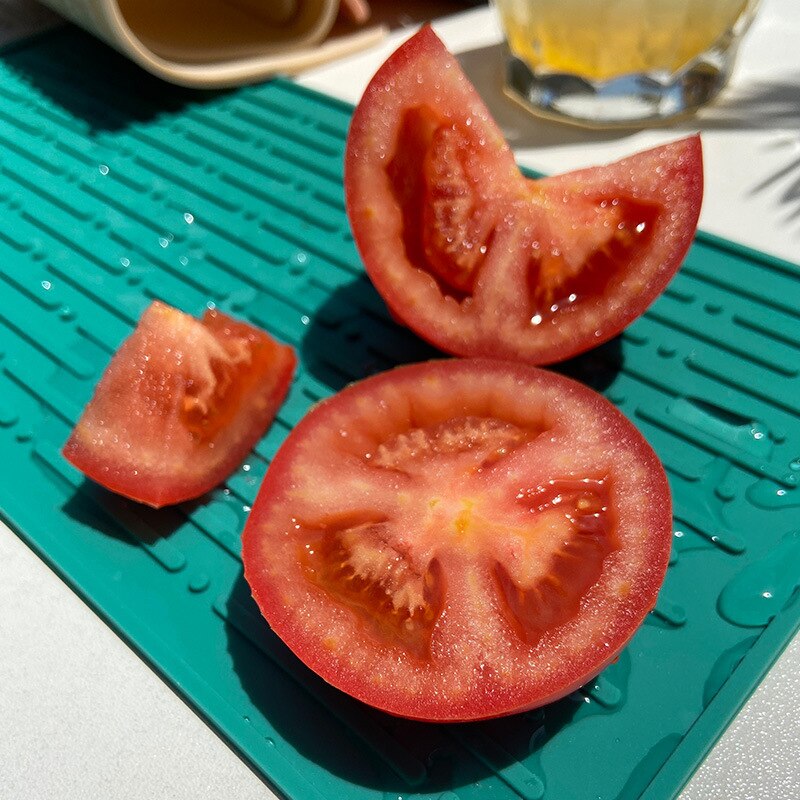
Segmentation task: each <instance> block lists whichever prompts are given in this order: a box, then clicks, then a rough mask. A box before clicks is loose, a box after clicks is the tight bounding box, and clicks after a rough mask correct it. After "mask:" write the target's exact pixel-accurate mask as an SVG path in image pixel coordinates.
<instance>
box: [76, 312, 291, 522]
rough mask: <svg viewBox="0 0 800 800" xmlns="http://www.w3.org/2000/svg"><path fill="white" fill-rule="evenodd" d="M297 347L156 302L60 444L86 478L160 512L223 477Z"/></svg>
mask: <svg viewBox="0 0 800 800" xmlns="http://www.w3.org/2000/svg"><path fill="white" fill-rule="evenodd" d="M296 362H297V359H296V356H295V354H294V351H293V350H292V348H291V347H288V346H286V345H282V344H279V343H278V342H276V341H275V340H274V339H273V338H272V337H271V336H269V334H267V333H265V332H264V331H261V330H259V329H258V328H254V327H253V326H252V325H248V324H246V323H244V322H239V321H237V320H234V319H232V318H231V317H228V316H226V315H225V314H223V313H221V312H219V311H216V310H209V311H207V312H206V313H205V315H204V316H203V319H202V320H197V319H195V318H194V317H191V316H189V315H188V314H183V313H182V312H180V311H178V310H177V309H175V308H171V307H170V306H167V305H165V304H164V303H159V302H154V303H153V304H152V305H150V306H149V307H148V308H147V310H146V311H145V312H144V314H143V315H142V317H141V319H140V320H139V324H138V325H137V326H136V329H135V330H134V332H133V333H132V334H131V336H130V337H129V338H128V339H126V340H125V341H124V342H123V343H122V345H121V347H120V348H119V350H117V352H116V353H115V354H114V357H113V358H112V360H111V363H110V364H109V365H108V367H107V368H106V371H105V372H104V373H103V376H102V378H101V379H100V382H99V383H98V385H97V388H96V389H95V393H94V396H93V397H92V399H91V401H90V403H89V404H88V405H87V406H86V408H85V409H84V412H83V414H82V415H81V418H80V420H78V424H77V425H76V426H75V428H74V430H73V431H72V434H71V436H70V438H69V440H68V441H67V443H66V445H65V446H64V456H65V457H66V459H67V460H68V461H70V462H71V463H72V464H74V465H75V466H76V467H77V468H78V469H79V470H81V471H82V472H83V473H84V474H85V475H86V476H87V477H89V478H91V479H92V480H94V481H96V482H97V483H99V484H101V485H103V486H105V487H106V488H108V489H111V490H112V491H114V492H117V493H118V494H122V495H124V496H125V497H129V498H131V499H132V500H138V501H139V502H141V503H146V504H147V505H150V506H153V507H155V508H160V507H161V506H165V505H170V504H173V503H179V502H181V501H183V500H188V499H191V498H194V497H199V496H200V495H201V494H203V493H205V492H207V491H208V490H209V489H211V488H213V487H214V486H216V485H217V484H218V483H220V482H221V481H223V480H224V479H225V478H226V477H227V476H228V475H229V474H230V473H231V472H233V470H234V469H235V468H236V466H237V464H238V463H239V462H240V461H241V460H242V459H243V458H244V457H245V455H246V454H247V452H248V450H250V448H251V447H252V446H253V445H254V444H255V443H256V442H257V441H258V439H259V437H260V436H261V435H262V434H263V433H264V431H265V430H266V428H267V426H268V425H269V423H270V422H272V419H273V418H274V416H275V414H276V413H277V411H278V408H279V407H280V404H281V403H282V402H283V398H284V397H285V396H286V392H287V391H288V389H289V384H290V383H291V380H292V375H293V373H294V368H295V364H296Z"/></svg>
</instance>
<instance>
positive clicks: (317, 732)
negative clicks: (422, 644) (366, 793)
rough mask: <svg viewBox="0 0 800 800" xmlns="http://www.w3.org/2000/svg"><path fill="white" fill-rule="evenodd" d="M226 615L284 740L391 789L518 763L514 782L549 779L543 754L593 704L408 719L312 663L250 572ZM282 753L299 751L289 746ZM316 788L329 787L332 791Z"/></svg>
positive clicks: (256, 700)
mask: <svg viewBox="0 0 800 800" xmlns="http://www.w3.org/2000/svg"><path fill="white" fill-rule="evenodd" d="M227 619H228V621H227V622H226V626H225V630H226V634H227V637H228V652H229V654H230V656H231V658H232V660H233V668H234V670H235V672H236V674H237V676H238V677H239V680H240V681H241V684H242V687H243V688H244V690H245V692H246V694H247V696H248V698H249V699H250V701H251V703H252V705H253V706H254V708H255V709H256V710H257V712H258V714H259V715H261V716H262V717H263V718H264V720H265V721H266V723H267V724H268V726H269V727H270V728H271V729H273V730H274V732H275V733H276V734H278V736H280V738H281V739H283V742H282V743H279V742H277V741H276V742H275V744H276V747H281V746H282V747H284V748H285V747H286V746H288V747H289V748H291V749H292V750H293V751H295V753H297V754H298V755H300V756H301V757H302V758H303V759H308V760H309V761H311V762H312V763H314V764H316V765H318V766H320V767H322V768H323V769H325V770H327V771H328V772H330V773H332V774H333V775H336V776H338V777H339V778H341V779H343V780H345V781H347V782H349V783H352V784H357V785H361V786H367V787H369V788H372V789H376V790H382V791H384V792H394V793H404V792H408V791H411V790H413V791H414V792H444V791H447V790H454V789H456V788H457V787H459V786H467V785H471V784H474V783H476V782H479V781H481V780H483V779H485V778H487V777H489V776H491V775H494V774H496V773H497V772H498V771H500V770H503V769H504V768H505V767H508V766H509V765H511V764H514V763H516V762H524V764H523V765H522V766H520V767H517V768H516V770H517V771H516V772H515V779H517V780H521V781H530V782H531V783H535V782H537V781H540V780H543V779H542V778H540V777H539V775H538V766H537V760H538V752H539V751H540V750H541V748H542V747H543V746H544V745H545V744H546V742H547V741H549V740H550V739H551V738H552V737H553V736H555V735H556V734H557V733H558V732H559V731H560V730H561V729H562V728H563V727H564V726H566V725H568V724H569V722H570V721H571V720H572V718H573V716H574V715H575V713H576V712H577V711H578V710H579V709H580V708H581V706H583V705H584V702H583V698H582V697H575V696H570V697H567V698H565V699H564V700H560V701H558V702H556V703H552V704H551V705H549V706H546V707H545V708H543V709H538V710H537V711H533V712H527V713H524V714H517V715H515V716H511V717H506V718H504V719H500V720H491V721H487V722H473V723H461V724H446V725H439V724H432V723H425V722H416V721H413V720H407V719H400V718H397V717H393V716H390V715H388V714H385V713H383V712H381V711H378V710H376V709H374V708H371V707H369V706H366V705H364V704H363V703H360V702H359V701H357V700H354V699H353V698H352V697H350V696H348V695H346V694H344V693H343V692H340V691H339V690H338V689H334V688H333V687H332V686H330V685H329V684H327V683H325V682H324V681H323V680H322V679H321V678H319V677H318V676H317V675H316V674H315V673H313V672H312V671H311V670H309V669H308V668H307V667H306V666H305V665H304V664H303V663H302V662H301V661H300V660H299V659H298V658H297V657H296V656H294V654H293V653H292V652H291V651H290V650H289V649H288V648H287V647H286V645H284V644H283V642H282V641H281V640H280V639H279V638H278V637H277V636H276V635H275V634H274V633H273V632H272V631H271V630H270V628H269V626H268V625H267V623H266V622H265V621H264V620H263V618H261V616H260V614H259V612H258V609H257V607H256V605H255V603H254V602H253V600H252V598H251V596H250V588H249V586H248V585H247V583H246V581H245V580H244V577H243V576H241V575H240V576H239V578H238V580H237V581H236V583H235V585H234V587H233V590H232V592H231V595H230V597H229V599H228V603H227ZM276 666H277V669H276ZM251 721H252V717H251ZM283 755H284V756H287V755H288V757H289V759H290V760H291V758H292V753H288V754H287V752H286V750H285V749H284V750H283ZM255 766H256V767H257V768H259V765H258V764H256V765H255ZM266 766H267V765H266V764H263V765H261V768H262V769H263V768H265V767H266ZM529 785H531V784H529ZM316 788H317V791H318V792H320V793H321V794H326V791H328V790H329V789H330V787H329V786H324V785H317V786H316ZM340 788H341V787H340ZM328 796H338V795H332V794H329V795H328Z"/></svg>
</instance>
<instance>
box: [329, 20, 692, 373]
mask: <svg viewBox="0 0 800 800" xmlns="http://www.w3.org/2000/svg"><path fill="white" fill-rule="evenodd" d="M531 124H532V125H534V124H536V123H535V122H534V121H533V120H531ZM702 187H703V168H702V156H701V148H700V139H699V137H698V136H691V137H689V138H686V139H683V140H680V141H677V142H674V143H672V144H668V145H665V146H663V147H659V148H656V149H654V150H649V151H646V152H643V153H639V154H637V155H634V156H631V157H630V158H626V159H623V160H622V161H619V162H617V163H615V164H611V165H608V166H603V167H594V168H590V169H583V170H580V171H578V172H572V173H568V174H565V175H561V176H558V177H551V178H543V179H540V180H530V179H528V178H526V177H524V176H523V175H522V174H521V173H520V171H519V169H518V168H517V165H516V163H515V161H514V157H513V153H512V152H511V150H510V149H509V147H508V145H507V144H506V142H505V141H504V139H503V136H502V133H501V132H500V130H499V129H498V128H497V125H496V124H495V123H494V121H493V120H492V118H491V117H490V115H489V112H488V111H487V109H486V107H485V106H484V105H483V103H482V102H481V100H480V98H479V97H478V95H477V93H476V92H475V89H474V88H473V87H472V86H471V84H470V83H469V81H468V80H467V78H466V77H465V75H464V73H463V72H462V71H461V69H460V67H459V65H458V62H457V61H456V60H455V58H453V56H452V55H450V53H448V52H447V50H446V49H445V47H444V45H443V44H442V43H441V41H439V39H438V38H437V37H436V35H435V34H434V33H433V31H432V30H431V28H430V27H425V28H423V29H422V30H420V32H419V33H417V34H416V35H415V36H413V37H412V38H411V39H410V40H408V41H407V42H406V43H405V44H403V45H402V46H401V47H400V48H399V49H398V50H397V51H396V52H395V53H394V54H393V55H392V56H391V57H390V58H389V59H388V61H386V63H385V64H384V65H383V66H382V67H381V68H380V69H379V70H378V72H377V73H376V75H375V77H374V78H373V79H372V82H371V83H370V84H369V86H368V87H367V89H366V91H365V92H364V96H363V98H362V99H361V102H360V103H359V105H358V107H357V108H356V111H355V115H354V117H353V121H352V125H351V128H350V133H349V136H348V140H347V150H346V155H345V193H346V201H347V213H348V216H349V219H350V224H351V226H352V229H353V234H354V237H355V241H356V244H357V246H358V249H359V252H360V253H361V257H362V258H363V260H364V264H365V266H366V269H367V272H368V274H369V276H370V278H371V279H372V281H373V283H374V284H375V287H376V288H377V290H378V292H379V293H380V294H381V295H382V297H383V299H384V300H385V301H386V303H387V305H388V306H389V308H390V310H391V311H392V313H393V314H394V315H395V317H396V318H398V320H400V321H402V322H404V323H405V324H406V325H408V326H409V327H410V328H411V329H412V330H414V331H415V332H416V333H417V334H418V335H420V336H421V337H422V338H424V339H426V340H428V341H429V342H431V343H432V344H434V345H436V346H437V347H440V348H441V349H442V350H445V351H447V352H449V353H454V354H456V355H467V356H494V357H500V358H510V359H515V360H516V359H519V360H523V361H527V362H530V363H534V364H546V363H552V362H554V361H560V360H562V359H565V358H568V357H570V356H573V355H575V354H577V353H580V352H582V351H584V350H587V349H589V348H591V347H593V346H595V345H597V344H600V343H601V342H604V341H606V340H608V339H610V338H611V337H613V336H614V335H615V334H617V333H618V332H619V331H620V330H621V329H622V328H623V327H625V326H626V325H627V324H628V323H630V322H631V321H632V320H634V319H635V318H636V317H638V316H639V315H640V314H642V313H643V312H644V311H645V309H646V308H647V307H648V306H649V305H650V304H651V303H652V302H653V300H655V298H656V297H657V296H658V294H659V293H660V292H661V291H662V290H663V289H664V287H665V286H666V285H667V283H668V281H669V280H670V278H671V277H672V276H673V275H674V273H675V272H676V270H677V269H678V267H679V266H680V263H681V261H682V259H683V257H684V255H685V253H686V251H687V249H688V247H689V245H690V243H691V241H692V238H693V235H694V232H695V229H696V227H697V219H698V216H699V213H700V204H701V199H702V191H703V188H702Z"/></svg>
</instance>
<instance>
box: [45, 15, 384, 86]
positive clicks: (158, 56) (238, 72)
mask: <svg viewBox="0 0 800 800" xmlns="http://www.w3.org/2000/svg"><path fill="white" fill-rule="evenodd" d="M43 2H44V3H46V4H47V5H49V6H50V7H51V8H52V9H54V10H55V11H57V12H59V13H60V14H62V15H63V16H65V17H67V18H68V19H70V20H72V21H73V22H75V23H77V24H78V25H80V26H81V27H82V28H84V29H85V30H87V31H89V32H90V33H93V34H95V35H96V36H98V37H99V38H100V39H102V40H103V41H105V42H107V43H108V44H110V45H111V46H112V47H115V48H116V49H117V50H119V51H120V52H121V53H123V54H124V55H126V56H128V57H129V58H131V59H132V60H133V61H135V62H136V63H138V64H140V65H141V66H142V67H144V68H145V69H147V70H149V71H150V72H152V73H154V74H155V75H158V76H159V77H161V78H164V79H165V80H168V81H171V82H172V83H178V84H182V85H184V86H197V87H208V88H210V87H222V86H237V85H240V84H243V83H250V82H253V81H257V80H261V79H263V78H266V77H269V76H270V75H274V74H276V73H295V72H298V71H300V70H302V69H306V68H308V67H311V66H314V65H316V64H320V63H323V62H325V61H328V60H330V59H333V58H337V57H339V56H342V55H345V54H347V53H349V52H353V51H355V50H359V49H361V48H364V47H368V46H369V45H371V44H372V43H374V42H376V41H378V40H379V39H380V38H382V36H383V35H384V34H385V31H384V30H383V29H382V28H380V27H372V28H366V29H362V30H358V31H356V32H355V33H346V34H343V35H339V36H336V37H330V36H329V34H330V33H331V29H332V27H333V24H334V22H335V20H336V16H337V13H338V10H339V0H171V2H170V3H162V2H159V0H43Z"/></svg>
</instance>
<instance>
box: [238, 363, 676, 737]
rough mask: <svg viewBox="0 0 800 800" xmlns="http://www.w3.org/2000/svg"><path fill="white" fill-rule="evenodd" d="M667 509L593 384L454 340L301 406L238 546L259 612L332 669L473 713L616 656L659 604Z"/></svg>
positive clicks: (374, 696) (648, 462)
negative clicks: (461, 351) (434, 353)
mask: <svg viewBox="0 0 800 800" xmlns="http://www.w3.org/2000/svg"><path fill="white" fill-rule="evenodd" d="M671 524H672V518H671V507H670V496H669V488H668V484H667V480H666V477H665V474H664V471H663V468H662V467H661V464H660V462H659V460H658V458H657V457H656V455H655V454H654V453H653V451H652V450H651V448H650V447H649V445H648V444H647V443H646V442H645V440H644V439H643V438H642V436H641V435H640V434H639V433H638V431H637V430H636V429H635V428H634V426H633V425H632V424H631V423H630V422H629V421H628V420H627V419H626V418H625V417H624V416H623V415H622V414H621V412H619V411H618V410H617V409H616V408H615V407H614V406H612V405H611V404H610V403H609V402H608V401H607V400H605V399H604V398H603V397H602V396H601V395H599V394H597V393H596V392H594V391H592V390H590V389H588V388H586V387H584V386H582V385H580V384H578V383H576V382H574V381H572V380H570V379H568V378H565V377H563V376H560V375H556V374H553V373H550V372H547V371H544V370H540V369H537V368H536V367H532V366H529V365H524V364H520V363H512V362H501V361H493V360H484V359H463V360H462V359H454V360H449V361H440V362H429V363H426V364H417V365H412V366H405V367H399V368H397V369H394V370H391V371H389V372H386V373H382V374H380V375H376V376H373V377H371V378H368V379H366V380H364V381H362V382H360V383H357V384H354V385H352V386H350V387H348V388H346V389H345V390H344V391H342V392H340V393H339V394H338V395H335V396H334V397H332V398H329V399H327V400H324V401H323V402H321V403H320V404H319V405H317V406H316V407H315V408H314V409H312V410H311V411H310V412H309V414H308V415H307V416H306V417H305V418H304V419H303V420H302V421H301V422H300V424H299V425H298V426H297V427H296V428H295V429H294V431H293V432H292V433H291V434H290V435H289V437H288V439H287V440H286V442H285V443H284V445H283V446H282V448H281V449H280V450H279V452H278V454H277V455H276V457H275V459H274V460H273V462H272V464H271V465H270V468H269V470H268V472H267V475H266V477H265V479H264V482H263V484H262V486H261V490H260V492H259V495H258V498H257V500H256V503H255V505H254V508H253V511H252V512H251V514H250V517H249V520H248V522H247V525H246V527H245V531H244V534H243V558H244V564H245V577H246V578H247V580H248V582H249V583H250V586H251V588H252V592H253V596H254V597H255V599H256V601H257V603H258V605H259V606H260V608H261V611H262V613H263V614H264V616H265V618H266V619H267V621H268V622H269V624H270V625H271V626H272V628H273V629H274V630H275V632H276V633H277V634H278V635H279V636H280V637H281V638H282V639H283V640H284V641H285V642H286V644H287V645H288V646H289V647H290V648H291V649H292V650H293V651H294V652H295V653H296V654H297V655H298V656H299V657H300V658H301V659H302V660H303V661H304V662H305V663H306V664H307V665H308V666H309V667H310V668H311V669H313V670H315V671H316V672H317V673H318V674H319V675H321V676H322V677H323V678H324V679H325V680H327V681H328V682H329V683H331V684H333V685H334V686H337V687H339V688H340V689H342V690H344V691H345V692H348V693H349V694H351V695H353V696H354V697H357V698H358V699H360V700H362V701H364V702H366V703H369V704H371V705H373V706H376V707H378V708H380V709H383V710H385V711H388V712H390V713H392V714H396V715H400V716H405V717H410V718H415V719H422V720H432V721H456V720H472V719H482V718H489V717H495V716H500V715H504V714H510V713H513V712H517V711H523V710H526V709H529V708H533V707H536V706H539V705H542V704H544V703H547V702H550V701H552V700H555V699H557V698H559V697H562V696H563V695H565V694H567V693H569V692H570V691H572V690H574V689H576V688H577V687H579V686H580V685H582V684H583V683H585V682H586V681H587V680H589V679H590V678H592V677H593V676H595V675H596V674H597V673H598V672H599V671H600V670H601V669H602V668H603V667H604V666H605V665H606V664H608V663H609V662H610V661H611V660H613V659H614V658H615V657H616V656H617V655H618V654H619V652H620V650H621V649H622V647H623V646H624V645H625V644H626V643H627V642H628V640H629V639H630V638H631V636H632V635H633V633H634V631H635V630H636V628H637V627H638V625H639V624H640V623H641V622H642V620H643V619H644V617H645V615H646V614H647V612H648V611H649V610H650V609H651V608H652V607H653V605H654V603H655V600H656V595H657V592H658V589H659V587H660V585H661V582H662V580H663V577H664V574H665V570H666V566H667V560H668V557H669V551H670V543H671V538H672V537H671V530H672V529H671Z"/></svg>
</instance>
